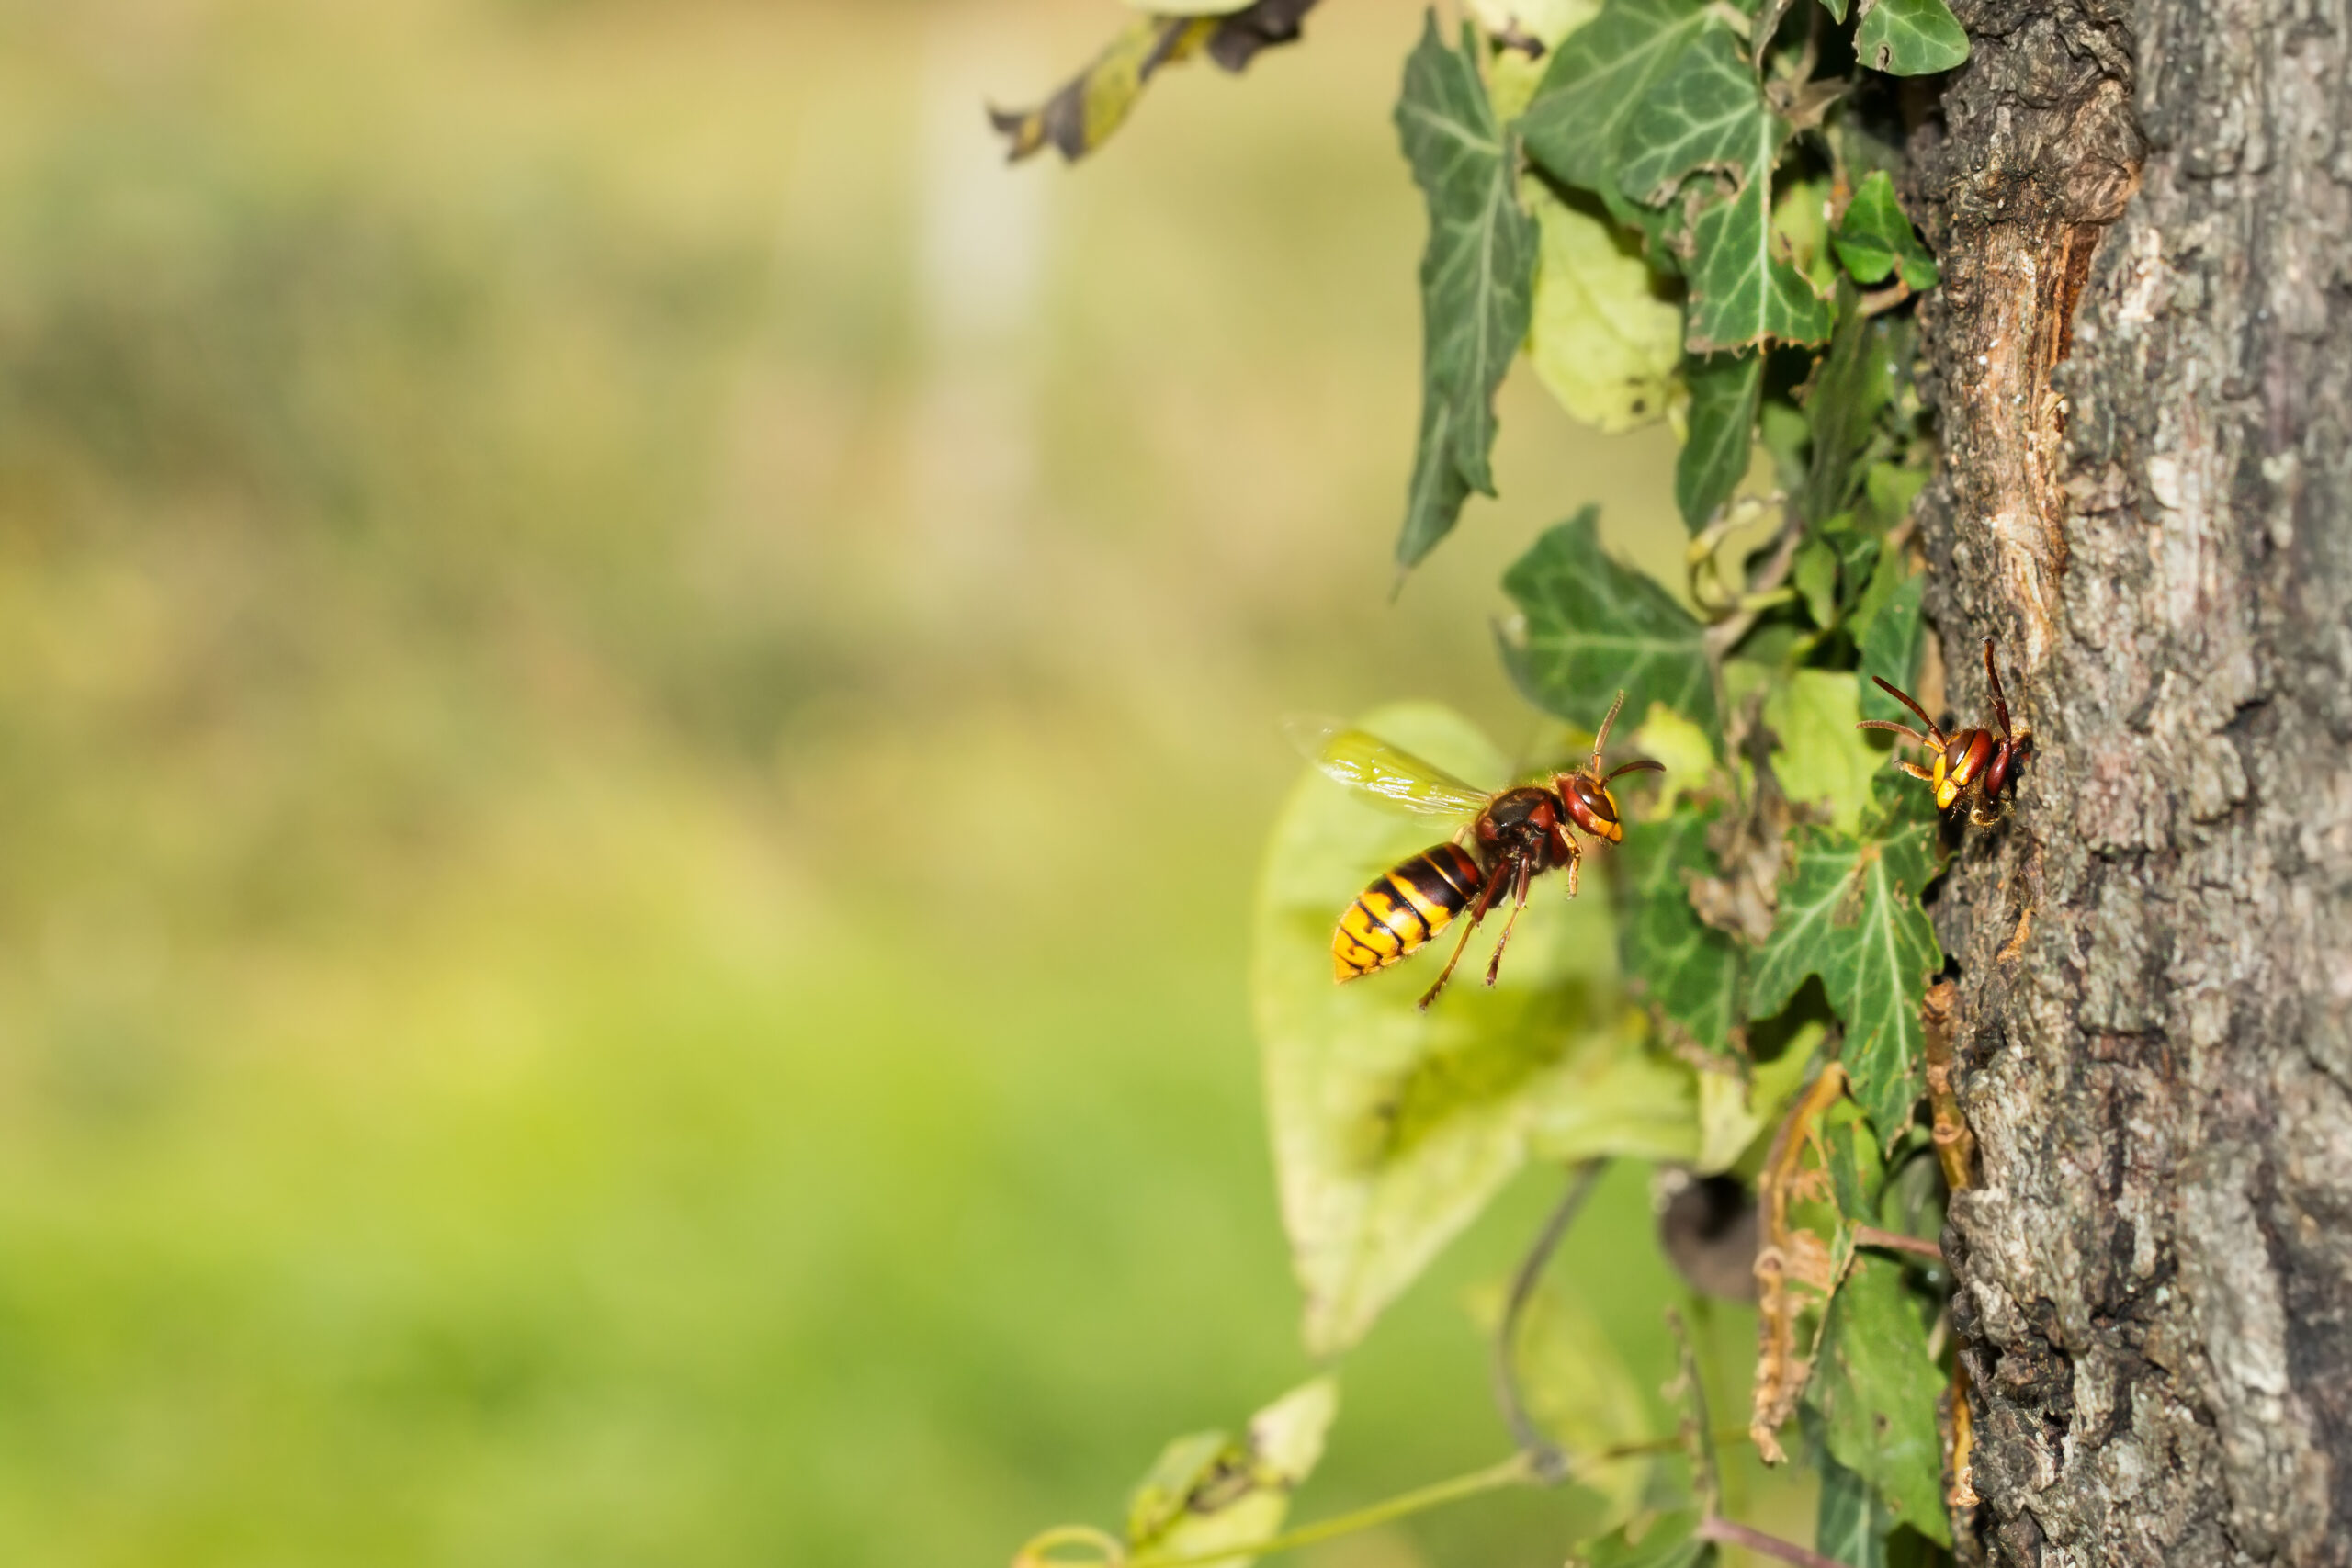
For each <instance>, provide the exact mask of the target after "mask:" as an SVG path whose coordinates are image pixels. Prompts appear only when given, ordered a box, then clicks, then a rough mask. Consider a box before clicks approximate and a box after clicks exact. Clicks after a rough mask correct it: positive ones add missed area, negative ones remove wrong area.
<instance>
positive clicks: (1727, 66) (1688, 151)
mask: <svg viewBox="0 0 2352 1568" xmlns="http://www.w3.org/2000/svg"><path fill="white" fill-rule="evenodd" d="M1596 25H1597V24H1596ZM1791 133H1792V127H1791V125H1790V124H1789V122H1788V121H1787V120H1786V119H1785V118H1781V116H1780V115H1777V114H1775V113H1773V112H1772V110H1771V107H1770V105H1769V104H1767V103H1766V101H1765V98H1764V88H1763V85H1762V84H1761V83H1760V82H1758V80H1757V76H1756V73H1755V71H1754V69H1753V68H1752V67H1751V66H1750V65H1749V64H1748V62H1747V60H1745V59H1744V58H1743V57H1742V56H1741V54H1740V52H1739V44H1738V42H1737V40H1736V39H1735V38H1734V37H1733V36H1732V34H1731V32H1730V31H1729V30H1728V29H1727V28H1710V29H1707V30H1705V31H1702V32H1701V33H1700V34H1699V36H1698V37H1697V38H1696V39H1693V40H1692V41H1691V42H1690V43H1689V44H1688V45H1686V46H1685V47H1684V49H1683V50H1682V51H1681V53H1680V54H1679V56H1678V57H1677V58H1676V60H1675V62H1674V64H1673V67H1672V68H1671V69H1670V70H1668V71H1667V72H1666V73H1664V74H1663V75H1662V76H1661V78H1660V79H1659V80H1658V81H1657V84H1656V85H1654V86H1652V87H1651V88H1650V89H1649V91H1648V93H1647V94H1646V95H1645V96H1644V97H1643V99H1642V101H1641V103H1640V105H1639V107H1636V108H1635V109H1634V112H1633V114H1632V115H1631V117H1629V118H1628V120H1627V122H1626V125H1625V130H1624V148H1625V155H1624V157H1623V161H1622V163H1621V164H1620V166H1619V169H1618V187H1619V189H1620V190H1621V191H1623V194H1625V195H1626V196H1628V197H1633V198H1634V200H1636V201H1639V202H1642V203H1644V204H1645V205H1647V206H1651V207H1660V206H1665V207H1669V208H1670V207H1672V206H1673V205H1674V204H1676V203H1678V202H1679V201H1681V200H1682V199H1683V197H1684V195H1685V188H1684V187H1685V183H1686V182H1688V181H1690V180H1691V177H1692V176H1694V175H1695V176H1699V178H1700V179H1701V180H1702V181H1705V182H1713V183H1715V184H1717V185H1721V184H1723V183H1724V182H1728V183H1729V186H1730V189H1729V191H1728V193H1726V194H1718V195H1716V196H1715V197H1714V198H1713V200H1712V201H1705V202H1703V204H1702V205H1700V206H1699V207H1698V209H1697V212H1696V216H1695V217H1694V218H1692V220H1691V224H1690V230H1689V233H1688V235H1687V236H1686V238H1685V240H1684V242H1683V247H1682V248H1683V249H1684V250H1685V251H1686V252H1687V254H1688V259H1687V260H1686V261H1685V263H1684V264H1683V272H1684V275H1685V276H1687V277H1688V278H1689V279H1690V284H1691V296H1690V310H1689V316H1688V319H1687V320H1686V321H1685V323H1684V328H1683V331H1684V339H1685V345H1686V346H1687V347H1689V348H1690V350H1691V352H1692V353H1694V354H1708V353H1714V352H1717V351H1720V350H1725V349H1743V348H1747V347H1750V346H1752V345H1754V344H1759V343H1765V342H1774V341H1777V342H1782V343H1808V344H1809V343H1819V342H1820V341H1821V340H1822V339H1824V338H1826V337H1827V336H1828V335H1829V330H1830V326H1831V323H1832V316H1831V313H1830V308H1829V304H1828V302H1827V301H1826V300H1825V299H1822V297H1821V296H1820V295H1819V294H1818V293H1816V292H1815V289H1814V286H1813V283H1812V281H1811V280H1810V279H1809V278H1808V277H1806V276H1805V275H1804V272H1803V271H1802V270H1801V269H1800V268H1799V267H1798V266H1797V265H1795V262H1794V260H1793V258H1792V256H1791V255H1790V254H1789V246H1788V242H1787V241H1786V239H1785V238H1784V237H1783V236H1782V235H1781V233H1780V232H1779V231H1777V230H1776V229H1775V227H1774V225H1773V222H1772V170H1773V166H1774V165H1775V164H1778V163H1779V162H1780V158H1781V148H1783V147H1784V146H1786V145H1787V144H1788V140H1789V137H1790V135H1791Z"/></svg>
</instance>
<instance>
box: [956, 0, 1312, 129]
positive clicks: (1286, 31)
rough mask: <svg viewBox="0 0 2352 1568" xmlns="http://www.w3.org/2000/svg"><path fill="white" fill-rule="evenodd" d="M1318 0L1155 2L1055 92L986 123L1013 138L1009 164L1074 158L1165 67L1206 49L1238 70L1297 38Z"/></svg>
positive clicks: (1122, 117)
mask: <svg viewBox="0 0 2352 1568" xmlns="http://www.w3.org/2000/svg"><path fill="white" fill-rule="evenodd" d="M1315 3H1316V0H1256V3H1255V4H1254V5H1253V4H1250V0H1241V3H1240V4H1228V3H1227V0H1189V3H1188V0H1178V3H1175V4H1170V5H1165V6H1153V7H1151V8H1150V12H1151V14H1150V15H1148V16H1143V17H1136V19H1135V20H1134V21H1132V22H1129V23H1128V24H1127V25H1126V26H1125V28H1122V29H1121V30H1120V32H1119V34H1118V36H1117V37H1116V38H1114V39H1112V40H1111V43H1110V45H1109V47H1108V48H1106V49H1104V50H1103V52H1102V53H1101V54H1099V55H1097V56H1095V57H1094V59H1093V61H1092V62H1090V63H1089V64H1088V65H1087V67H1086V69H1085V70H1083V71H1081V72H1080V73H1078V74H1077V75H1076V76H1073V77H1071V78H1070V79H1069V81H1068V82H1066V83H1064V84H1063V85H1062V86H1061V88H1060V90H1058V91H1057V92H1056V93H1055V94H1054V96H1051V97H1049V98H1047V99H1046V101H1045V102H1044V103H1042V104H1039V105H1038V106H1037V107H1035V108H1030V109H990V110H989V123H990V124H991V125H993V126H995V127H996V129H997V130H999V131H1001V133H1002V134H1003V135H1004V137H1005V139H1006V141H1008V142H1010V143H1011V146H1010V149H1009V151H1008V152H1007V154H1006V156H1007V158H1008V160H1009V161H1010V162H1012V163H1015V164H1017V163H1019V162H1021V160H1022V159H1023V158H1026V157H1028V156H1030V155H1031V154H1032V153H1034V152H1037V151H1039V150H1040V149H1042V148H1045V147H1051V148H1053V149H1054V150H1055V151H1056V152H1059V153H1060V154H1061V155H1062V158H1063V160H1064V161H1065V162H1069V163H1075V162H1077V161H1078V160H1079V159H1080V158H1082V157H1084V156H1086V154H1087V153H1089V152H1093V151H1094V149H1096V148H1097V147H1100V146H1101V145H1103V142H1104V141H1108V140H1110V137H1111V133H1112V132H1113V131H1114V130H1118V129H1119V127H1120V126H1122V125H1124V124H1125V123H1126V118H1127V116H1128V115H1129V114H1130V113H1131V112H1132V111H1133V110H1134V108H1135V106H1136V100H1137V99H1138V98H1140V97H1141V96H1143V89H1144V84H1146V83H1147V82H1148V81H1150V80H1151V78H1152V77H1153V76H1154V75H1155V74H1157V73H1159V69H1160V67H1162V66H1164V65H1173V64H1176V63H1178V62H1181V61H1184V60H1188V59H1190V58H1192V56H1193V55H1194V54H1197V53H1199V52H1201V51H1203V50H1204V49H1205V50H1206V51H1207V52H1208V55H1209V58H1210V59H1212V60H1214V61H1216V62H1217V64H1219V65H1221V66H1223V67H1224V68H1225V69H1226V70H1227V71H1238V70H1240V69H1241V68H1242V67H1243V66H1245V65H1247V64H1249V63H1250V61H1251V60H1252V59H1254V58H1255V57H1256V56H1257V54H1258V51H1260V50H1262V49H1266V48H1269V47H1271V46H1272V45H1274V44H1278V43H1288V42H1290V41H1291V40H1292V39H1295V38H1297V37H1298V31H1299V22H1300V19H1301V18H1302V17H1305V16H1306V13H1307V12H1308V11H1309V10H1311V9H1313V8H1314V6H1315Z"/></svg>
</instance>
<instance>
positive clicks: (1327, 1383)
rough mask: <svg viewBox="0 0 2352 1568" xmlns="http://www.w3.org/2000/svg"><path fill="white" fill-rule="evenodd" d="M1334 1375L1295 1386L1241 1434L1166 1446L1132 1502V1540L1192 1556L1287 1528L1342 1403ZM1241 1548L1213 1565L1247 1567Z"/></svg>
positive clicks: (1205, 1435) (1164, 1552)
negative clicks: (1286, 1519) (1294, 1501)
mask: <svg viewBox="0 0 2352 1568" xmlns="http://www.w3.org/2000/svg"><path fill="white" fill-rule="evenodd" d="M1339 1398H1340V1394H1339V1385H1338V1384H1337V1383H1335V1382H1332V1381H1331V1379H1329V1378H1328V1377H1322V1378H1317V1379H1315V1380H1313V1381H1312V1382H1306V1383H1303V1384H1301V1385H1300V1386H1299V1387H1297V1388H1295V1389H1293V1390H1292V1391H1291V1392H1290V1393H1286V1394H1284V1395H1283V1397H1282V1398H1280V1399H1278V1400H1276V1401H1275V1402H1274V1403H1273V1404H1270V1405H1268V1406H1266V1408H1264V1409H1263V1410H1261V1411H1259V1412H1258V1414H1257V1415H1255V1416H1251V1417H1250V1429H1249V1431H1248V1432H1247V1433H1246V1434H1245V1435H1244V1436H1243V1437H1242V1438H1240V1439H1239V1440H1236V1439H1234V1438H1228V1437H1227V1436H1226V1434H1225V1433H1223V1432H1196V1433H1193V1435H1191V1436H1190V1437H1183V1438H1176V1439H1175V1440H1174V1441H1172V1442H1170V1444H1169V1445H1168V1446H1167V1447H1166V1448H1165V1449H1163V1450H1160V1454H1159V1460H1158V1461H1156V1462H1155V1463H1154V1464H1153V1465H1152V1467H1151V1470H1150V1472H1149V1473H1148V1474H1147V1475H1146V1476H1145V1477H1144V1479H1143V1481H1142V1483H1140V1484H1139V1485H1137V1486H1136V1490H1135V1493H1134V1495H1133V1496H1131V1497H1130V1498H1129V1499H1128V1503H1127V1545H1128V1546H1129V1547H1130V1548H1131V1549H1134V1550H1136V1551H1148V1552H1150V1553H1151V1554H1153V1555H1155V1556H1168V1557H1176V1556H1192V1555H1195V1554H1199V1553H1204V1552H1208V1551H1216V1549H1217V1548H1219V1547H1224V1546H1240V1545H1244V1544H1246V1543H1248V1542H1250V1541H1255V1540H1265V1539H1266V1538H1267V1537H1268V1536H1271V1535H1272V1534H1274V1533H1275V1532H1276V1531H1278V1530H1280V1529H1282V1522H1283V1516H1284V1515H1285V1514H1287V1513H1288V1512H1289V1511H1290V1499H1291V1494H1292V1493H1293V1492H1295V1491H1296V1490H1297V1488H1298V1485H1299V1483H1301V1482H1303V1481H1305V1480H1306V1478H1307V1476H1308V1475H1309V1474H1311V1473H1312V1472H1314V1469H1315V1466H1316V1464H1317V1461H1320V1460H1321V1459H1322V1457H1323V1438H1324V1435H1325V1433H1326V1432H1328V1431H1329V1428H1330V1426H1331V1417H1332V1416H1334V1415H1335V1414H1336V1413H1337V1412H1338V1409H1339ZM1254 1561H1255V1559H1254V1558H1251V1557H1247V1556H1243V1555H1240V1554H1238V1553H1237V1554H1235V1555H1233V1556H1230V1557H1220V1558H1216V1559H1215V1560H1214V1568H1248V1565H1249V1564H1250V1562H1254Z"/></svg>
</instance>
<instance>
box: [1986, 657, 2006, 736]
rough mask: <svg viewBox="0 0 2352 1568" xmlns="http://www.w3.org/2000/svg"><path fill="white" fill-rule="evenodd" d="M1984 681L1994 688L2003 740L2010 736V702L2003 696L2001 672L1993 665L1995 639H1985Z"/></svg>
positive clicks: (1995, 707)
mask: <svg viewBox="0 0 2352 1568" xmlns="http://www.w3.org/2000/svg"><path fill="white" fill-rule="evenodd" d="M1985 680H1986V681H1987V682H1990V683H1991V685H1992V688H1993V716H1995V717H1996V718H1997V719H1999V720H2000V721H2001V739H2004V740H2007V739H2011V737H2010V735H2009V700H2008V698H2007V697H2005V696H2003V695H2002V694H2001V671H1999V670H1998V669H1997V668H1996V667H1995V665H1994V663H1993V639H1992V638H1991V637H1986V638H1985Z"/></svg>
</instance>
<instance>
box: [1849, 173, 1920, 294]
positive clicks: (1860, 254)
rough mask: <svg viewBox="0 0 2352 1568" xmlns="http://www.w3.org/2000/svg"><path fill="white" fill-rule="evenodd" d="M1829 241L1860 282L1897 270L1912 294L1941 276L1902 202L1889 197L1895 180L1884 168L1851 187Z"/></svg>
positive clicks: (1866, 283) (1871, 281)
mask: <svg viewBox="0 0 2352 1568" xmlns="http://www.w3.org/2000/svg"><path fill="white" fill-rule="evenodd" d="M1829 240H1830V243H1831V244H1832V245H1834V246H1835V247H1836V248H1837V251H1838V260H1839V261H1841V262H1843V263H1845V264H1846V271H1847V273H1848V274H1849V275H1850V276H1852V278H1853V280H1854V281H1855V282H1857V283H1859V284H1862V285H1863V286H1865V287H1868V286H1870V285H1872V284H1879V283H1883V282H1885V281H1886V280H1887V279H1888V278H1889V277H1892V276H1895V275H1896V274H1897V273H1898V272H1899V273H1900V274H1901V275H1902V277H1903V282H1904V284H1905V287H1907V288H1910V289H1911V290H1912V291H1913V292H1914V293H1917V292H1918V291H1920V290H1922V289H1928V288H1934V287H1935V286H1936V284H1937V283H1938V282H1939V280H1940V279H1941V277H1942V276H1943V275H1942V274H1941V273H1939V271H1938V270H1937V269H1936V258H1935V257H1934V256H1933V255H1931V254H1928V247H1927V246H1926V245H1924V244H1922V243H1920V241H1919V235H1918V231H1917V230H1915V229H1913V228H1912V227H1911V220H1910V218H1909V217H1908V216H1906V215H1905V212H1904V210H1903V204H1902V203H1901V202H1899V201H1897V200H1896V199H1895V198H1894V181H1893V180H1891V179H1889V178H1887V175H1886V171H1884V170H1883V169H1880V170H1874V171H1872V172H1871V174H1869V175H1865V176H1864V177H1863V180H1862V183H1861V184H1860V186H1857V187H1855V190H1854V197H1853V199H1852V200H1851V201H1849V202H1848V203H1847V204H1846V212H1845V215H1844V216H1843V217H1841V218H1839V219H1838V227H1837V228H1836V229H1835V230H1833V231H1831V233H1830V236H1829Z"/></svg>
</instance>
